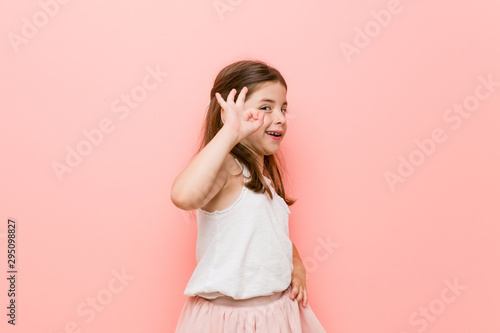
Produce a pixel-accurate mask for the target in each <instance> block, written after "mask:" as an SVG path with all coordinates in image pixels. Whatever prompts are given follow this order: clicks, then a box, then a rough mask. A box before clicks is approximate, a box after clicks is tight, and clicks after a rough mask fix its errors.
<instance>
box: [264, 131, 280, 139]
mask: <svg viewBox="0 0 500 333" xmlns="http://www.w3.org/2000/svg"><path fill="white" fill-rule="evenodd" d="M266 134H267V135H269V136H270V137H271V139H273V140H280V139H281V134H278V133H276V132H266Z"/></svg>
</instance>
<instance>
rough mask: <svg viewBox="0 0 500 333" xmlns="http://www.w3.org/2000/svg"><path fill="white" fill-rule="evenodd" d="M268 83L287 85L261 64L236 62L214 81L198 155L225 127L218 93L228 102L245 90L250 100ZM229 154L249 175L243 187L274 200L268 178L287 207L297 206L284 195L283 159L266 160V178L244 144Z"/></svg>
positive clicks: (277, 72) (266, 66) (280, 77)
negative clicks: (265, 194)
mask: <svg viewBox="0 0 500 333" xmlns="http://www.w3.org/2000/svg"><path fill="white" fill-rule="evenodd" d="M267 82H279V83H281V84H282V85H283V86H284V87H285V89H287V84H286V82H285V79H284V78H283V76H282V75H281V73H280V72H279V71H278V70H277V69H275V68H273V67H271V66H269V65H267V64H266V63H264V62H262V61H259V60H241V61H237V62H235V63H232V64H230V65H228V66H226V67H224V68H223V69H222V70H221V71H220V72H219V74H218V75H217V77H216V78H215V81H214V85H213V87H212V90H211V91H210V103H209V105H208V107H207V112H206V115H205V120H204V123H203V133H202V136H201V141H200V144H199V147H198V150H197V152H196V153H195V155H197V154H198V153H199V152H200V151H201V150H202V149H203V148H204V147H205V146H206V145H207V144H208V143H209V142H210V141H211V140H212V139H213V138H214V136H215V135H216V134H217V132H219V130H220V129H221V128H222V126H223V125H224V123H223V122H222V117H221V106H220V105H219V102H218V101H217V98H216V97H215V93H216V92H218V93H219V94H220V95H221V96H222V98H223V99H224V100H227V96H228V95H229V93H230V92H231V90H232V89H233V88H234V89H236V90H237V92H238V93H239V92H240V91H241V89H242V88H243V87H245V86H246V87H247V88H248V92H247V94H246V97H245V99H246V100H247V99H249V98H250V96H251V95H252V93H253V92H254V91H255V90H256V89H258V88H259V85H261V84H263V83H267ZM278 152H279V151H278ZM230 154H232V155H233V156H234V157H235V158H236V159H237V160H238V161H239V162H241V163H242V164H243V165H245V166H246V167H247V168H248V170H249V171H250V181H249V182H248V183H246V184H245V185H244V186H246V187H247V188H248V189H250V190H252V191H254V192H256V193H264V192H267V193H268V194H269V196H270V197H271V198H273V195H272V192H271V189H270V188H269V186H268V185H267V182H266V181H265V180H264V178H263V176H266V177H268V178H269V179H271V181H272V185H273V187H274V189H275V191H276V193H278V195H279V196H281V197H282V198H283V199H284V200H285V202H286V204H287V205H289V206H290V205H293V204H294V203H295V202H296V200H295V199H291V198H289V197H287V196H286V194H285V187H284V186H283V179H282V176H281V171H280V169H282V168H283V163H282V162H281V159H280V158H278V156H276V155H277V154H273V155H265V156H264V168H263V171H264V175H262V174H261V172H260V169H259V167H258V164H257V158H256V156H255V155H254V153H253V152H252V151H251V150H249V149H248V148H247V147H245V146H244V145H243V144H241V143H237V144H236V145H235V146H234V147H233V149H232V150H231V152H230ZM278 162H279V163H278ZM278 164H279V166H278Z"/></svg>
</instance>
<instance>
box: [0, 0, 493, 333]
mask: <svg viewBox="0 0 500 333" xmlns="http://www.w3.org/2000/svg"><path fill="white" fill-rule="evenodd" d="M224 6H225V7H224ZM217 8H218V9H217ZM218 10H219V11H218ZM499 11H500V3H499V2H498V1H492V0H480V1H476V2H474V3H472V2H457V1H449V0H448V1H440V2H430V1H411V2H410V1H406V2H398V1H389V2H385V1H357V2H355V3H354V2H352V1H335V2H333V1H331V2H327V1H316V2H304V1H279V2H269V1H263V0H254V1H241V0H231V1H230V0H221V1H212V0H209V1H162V2H160V1H106V2H102V1H95V0H94V1H62V0H60V1H59V2H56V0H41V1H40V2H38V1H35V0H32V1H26V0H24V1H17V2H5V1H4V2H2V4H1V5H0V18H1V22H2V25H1V27H2V28H1V29H2V35H3V39H2V40H3V43H2V45H1V47H0V48H1V54H2V56H1V57H2V66H1V67H0V68H1V72H0V77H1V78H2V79H1V87H0V88H1V89H0V100H1V109H2V111H1V121H0V135H1V137H0V139H1V140H0V151H1V154H2V156H3V160H2V173H1V178H0V179H1V184H0V188H1V194H0V203H1V206H0V208H1V209H0V211H1V214H2V215H1V227H0V236H1V237H2V238H0V242H1V243H0V248H1V250H0V253H1V254H0V256H1V260H0V262H1V275H2V276H4V277H3V278H2V279H1V281H2V282H1V283H0V288H1V289H0V294H1V295H2V296H1V298H0V299H1V308H2V309H3V310H2V318H3V319H2V322H1V324H0V325H1V327H2V332H42V333H60V332H99V333H100V332H111V331H113V332H173V330H174V327H175V324H176V322H177V319H178V316H179V313H180V311H181V308H182V305H183V304H184V302H185V299H186V296H184V295H183V291H184V288H185V286H186V283H187V281H188V279H189V277H190V275H191V273H192V271H193V269H194V267H195V265H196V261H195V244H196V231H197V229H196V225H195V223H193V222H192V221H190V220H189V216H188V214H187V213H186V212H183V211H181V210H179V209H178V208H176V207H175V206H174V205H173V204H172V203H171V201H170V188H171V185H172V182H173V180H174V178H175V176H176V175H177V174H178V173H179V172H180V171H181V170H182V168H183V167H184V166H185V165H186V163H187V161H188V160H189V158H190V157H191V155H192V154H193V153H194V151H195V146H196V143H197V142H198V138H199V135H200V130H201V124H202V120H203V116H204V112H205V108H206V106H207V103H208V98H209V92H210V88H211V85H212V83H213V80H214V78H215V75H216V74H217V72H218V71H219V70H220V69H221V68H222V67H224V66H225V65H227V64H229V63H231V62H233V61H236V60H240V59H245V58H257V59H262V60H264V61H266V62H268V63H270V64H271V65H273V66H275V67H277V68H278V69H279V70H280V71H281V72H282V73H283V75H284V76H285V78H286V80H287V82H288V84H289V90H288V96H287V98H288V101H289V105H290V107H289V130H288V133H287V137H286V138H285V139H284V141H283V143H282V152H283V156H284V157H285V161H286V167H287V170H288V174H287V176H288V178H287V186H288V191H289V193H290V195H292V196H293V197H295V198H297V199H298V201H297V203H296V204H295V205H293V206H291V211H292V214H291V216H290V232H291V239H292V241H293V242H294V243H295V244H296V246H297V248H298V249H299V252H300V254H301V256H302V259H303V261H304V262H305V263H306V267H307V269H308V277H307V288H308V294H309V301H310V305H311V307H312V308H313V310H314V312H315V313H316V315H317V317H318V318H319V319H320V321H321V322H322V323H323V325H324V327H325V328H326V330H327V332H342V333H358V332H359V333H361V332H381V333H382V332H383V333H403V332H406V333H413V332H423V331H425V332H440V333H441V332H454V333H465V332H467V333H469V332H474V333H479V332H485V333H486V332H498V331H499V330H500V319H499V318H500V316H499V314H500V313H499V311H500V298H499V291H500V287H499V286H498V281H499V280H500V270H499V269H498V259H499V254H500V248H499V245H498V236H499V232H500V227H499V223H498V221H499V218H500V211H499V209H498V202H499V199H500V195H499V190H498V189H499V186H500V176H499V173H498V170H499V168H500V154H499V149H498V143H499V139H500V135H499V131H498V125H499V123H500V122H499V121H500V112H499V111H500V86H498V83H496V85H495V84H490V86H489V89H490V90H488V88H487V87H486V86H484V85H483V86H481V87H480V88H477V87H478V85H480V84H481V82H482V81H481V80H480V79H479V78H480V77H482V78H484V79H487V78H488V76H490V77H491V78H492V81H493V82H499V81H500V67H499V61H498V59H500V35H499V34H498V28H499V25H498V13H499ZM44 13H45V14H44ZM49 14H50V15H49ZM384 15H385V16H384ZM30 26H31V27H30ZM342 49H344V50H350V53H349V52H348V53H345V52H343V51H342ZM155 71H156V73H157V74H155V75H156V76H154V77H156V80H154V79H153V78H154V77H153V76H151V72H155ZM165 73H168V74H165ZM148 75H150V76H148ZM146 88H147V89H146ZM477 89H479V92H480V93H481V94H480V95H475V94H476V92H477V91H478V90H477ZM488 92H489V94H488V95H487V96H486V93H488ZM126 94H129V95H130V94H134V98H135V102H136V103H135V104H134V102H133V101H132V102H129V104H128V105H129V106H127V104H125V100H122V98H126V97H123V96H124V95H126ZM474 96H476V97H474ZM477 96H481V99H479V98H478V97H477ZM464 101H465V102H466V103H470V104H469V109H471V108H473V111H470V112H469V111H467V113H463V114H467V117H466V116H459V113H456V112H454V111H453V110H451V111H448V110H450V109H453V105H454V103H456V104H463V103H464ZM475 102H478V103H479V104H477V103H476V104H474V103H475ZM446 116H448V118H446ZM452 116H453V117H454V118H450V117H452ZM452 119H453V122H451V120H452ZM459 121H460V123H459ZM452 125H453V126H452ZM97 128H99V132H97V130H96V129H97ZM436 128H438V130H437V131H438V132H439V129H441V132H439V133H438V134H439V135H436V136H434V137H433V134H432V133H433V130H434V129H436ZM84 131H87V132H88V133H94V139H93V140H94V142H95V143H94V144H92V143H91V142H90V139H87V137H86V136H85V134H84ZM99 133H101V134H102V136H100V135H99ZM444 138H446V139H444ZM429 140H434V141H433V142H434V143H433V144H432V143H431V141H429ZM415 141H419V142H421V146H420V147H419V146H418V145H417V144H416V143H415ZM438 141H440V142H438ZM425 143H426V144H427V146H426V145H425ZM421 147H423V148H421ZM426 147H427V148H426ZM77 148H78V149H80V152H81V153H82V154H81V155H80V157H81V160H80V161H78V159H77V158H76V157H73V158H74V159H73V167H68V169H66V171H68V170H71V172H69V171H68V172H62V173H60V174H59V175H58V173H57V172H56V171H55V169H54V167H53V164H54V163H59V164H60V165H59V166H61V165H68V163H67V161H66V158H67V155H68V154H69V153H68V151H69V150H71V149H73V150H76V149H77ZM68 149H69V150H68ZM83 155H85V156H83ZM402 160H406V161H409V160H411V162H406V163H413V164H414V165H415V166H413V167H412V166H411V165H409V164H406V167H404V166H402V165H403V164H404V163H405V162H401V161H402ZM417 164H418V165H417ZM412 168H413V171H412ZM387 173H392V176H396V177H399V178H395V179H399V181H396V182H395V183H393V184H392V185H390V183H389V182H388V181H387V178H386V176H387ZM8 218H13V219H15V220H16V222H17V225H18V229H17V238H16V239H17V243H16V244H17V249H18V252H17V256H18V257H17V259H18V261H17V267H16V268H17V270H18V274H17V282H16V283H17V284H16V289H17V290H16V291H17V295H16V305H17V307H16V315H17V317H16V326H15V327H13V326H12V325H9V324H7V319H8V317H7V316H6V314H7V309H6V306H7V305H8V302H9V298H8V297H7V290H8V284H7V282H8V281H7V280H6V278H5V277H6V276H7V273H6V271H7V267H6V263H7V237H6V235H7V219H8ZM325 244H326V245H325ZM117 276H120V278H117ZM453 285H455V286H453ZM457 285H458V286H457Z"/></svg>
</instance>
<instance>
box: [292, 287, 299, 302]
mask: <svg viewBox="0 0 500 333" xmlns="http://www.w3.org/2000/svg"><path fill="white" fill-rule="evenodd" d="M298 292H299V287H298V286H297V285H294V286H293V287H292V292H291V293H290V298H291V299H295V297H296V296H297V293H298Z"/></svg>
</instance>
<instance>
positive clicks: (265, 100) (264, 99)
mask: <svg viewBox="0 0 500 333" xmlns="http://www.w3.org/2000/svg"><path fill="white" fill-rule="evenodd" d="M259 102H268V103H276V101H275V100H274V99H269V98H263V99H261V100H260V101H259ZM283 105H287V106H288V102H286V101H285V103H283Z"/></svg>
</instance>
